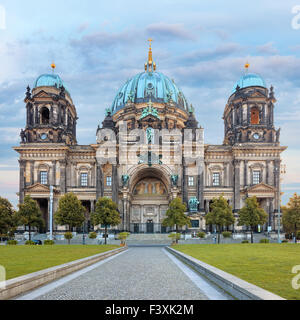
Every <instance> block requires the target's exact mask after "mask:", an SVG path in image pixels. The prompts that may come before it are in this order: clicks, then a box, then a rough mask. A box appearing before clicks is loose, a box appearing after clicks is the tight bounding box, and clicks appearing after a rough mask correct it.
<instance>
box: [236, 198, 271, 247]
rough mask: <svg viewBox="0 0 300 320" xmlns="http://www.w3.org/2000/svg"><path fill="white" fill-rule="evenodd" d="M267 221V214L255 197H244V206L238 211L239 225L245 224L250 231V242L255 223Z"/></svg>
mask: <svg viewBox="0 0 300 320" xmlns="http://www.w3.org/2000/svg"><path fill="white" fill-rule="evenodd" d="M267 221H268V215H267V213H266V212H265V210H264V209H262V208H260V207H259V203H258V202H257V199H256V197H251V198H247V199H246V203H245V205H244V207H243V208H242V209H241V210H240V211H239V223H238V225H239V226H247V227H249V228H250V231H251V243H253V230H254V228H255V227H256V226H257V225H259V224H260V225H263V224H264V223H266V222H267Z"/></svg>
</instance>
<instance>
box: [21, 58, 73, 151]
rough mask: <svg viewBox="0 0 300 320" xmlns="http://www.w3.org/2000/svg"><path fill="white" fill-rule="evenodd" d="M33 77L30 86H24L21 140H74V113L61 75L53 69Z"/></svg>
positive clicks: (41, 141)
mask: <svg viewBox="0 0 300 320" xmlns="http://www.w3.org/2000/svg"><path fill="white" fill-rule="evenodd" d="M51 67H52V69H53V73H52V74H43V75H41V76H39V77H38V78H37V80H36V81H35V84H34V87H33V89H32V90H31V89H30V87H29V86H28V87H27V91H26V96H25V99H24V102H25V103H26V127H25V129H24V130H23V129H22V130H21V133H20V136H21V143H26V144H27V143H65V144H68V145H72V144H77V141H76V123H77V119H78V118H77V113H76V108H75V106H74V104H73V101H72V99H71V96H70V94H69V92H68V91H67V90H66V88H65V86H64V83H63V81H62V80H61V78H60V77H59V76H58V75H57V74H55V73H54V69H55V64H54V63H53V64H52V65H51Z"/></svg>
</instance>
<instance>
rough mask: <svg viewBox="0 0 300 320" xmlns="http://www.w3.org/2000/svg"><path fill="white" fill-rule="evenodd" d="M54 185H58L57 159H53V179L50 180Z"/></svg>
mask: <svg viewBox="0 0 300 320" xmlns="http://www.w3.org/2000/svg"><path fill="white" fill-rule="evenodd" d="M50 183H51V184H52V185H53V186H55V185H56V160H53V161H52V179H51V182H50Z"/></svg>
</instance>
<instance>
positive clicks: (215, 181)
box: [212, 172, 220, 186]
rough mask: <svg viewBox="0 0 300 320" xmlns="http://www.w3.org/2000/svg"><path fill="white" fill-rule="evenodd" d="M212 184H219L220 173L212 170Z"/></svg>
mask: <svg viewBox="0 0 300 320" xmlns="http://www.w3.org/2000/svg"><path fill="white" fill-rule="evenodd" d="M212 178H213V179H212V185H213V186H219V185H220V173H218V172H214V173H213V176H212Z"/></svg>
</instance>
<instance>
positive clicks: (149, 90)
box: [14, 42, 286, 233]
mask: <svg viewBox="0 0 300 320" xmlns="http://www.w3.org/2000/svg"><path fill="white" fill-rule="evenodd" d="M52 68H53V73H49V74H43V75H41V76H39V77H38V78H37V79H36V81H35V83H34V86H33V88H32V89H31V88H30V87H29V86H28V87H27V92H26V97H25V100H24V102H25V105H26V124H25V128H24V129H22V130H21V133H20V137H21V142H20V145H19V146H16V147H14V150H15V151H17V152H18V153H19V166H20V181H19V193H18V196H19V202H20V203H22V201H23V200H24V196H25V195H30V196H31V197H32V198H33V199H35V200H36V201H37V202H38V204H39V206H40V209H41V211H42V214H43V218H44V220H45V222H46V225H45V229H44V230H43V232H47V231H48V230H49V227H50V226H49V211H50V210H51V208H53V212H55V211H56V209H57V206H58V201H59V198H60V197H61V196H62V195H64V194H65V193H68V192H73V193H74V194H76V196H77V197H78V199H80V200H81V201H82V204H83V205H84V207H85V208H86V222H85V230H86V231H90V230H93V228H94V226H92V224H91V222H90V213H91V212H93V211H94V208H95V203H96V201H97V199H98V198H99V197H103V196H106V197H110V198H112V200H113V201H115V202H116V203H117V205H118V209H119V212H120V217H121V221H122V222H121V224H120V225H119V226H117V227H113V228H111V229H116V230H127V231H130V232H134V233H165V232H168V231H169V229H168V228H166V227H164V226H162V221H163V219H164V217H165V214H166V210H167V209H168V204H169V203H170V201H171V200H172V199H174V198H176V197H180V198H181V199H182V201H183V202H184V203H186V206H187V212H186V214H187V215H188V216H189V217H190V219H191V227H189V228H188V230H187V231H188V232H193V231H199V230H205V231H210V230H211V226H209V225H206V224H205V215H206V213H207V212H209V210H210V203H211V201H212V199H213V198H215V197H218V196H220V195H223V196H224V197H225V198H226V199H227V201H228V203H229V204H230V205H231V206H232V208H233V212H234V215H235V217H238V212H239V209H240V208H242V206H243V205H244V202H245V199H246V198H247V197H251V196H256V197H257V199H258V201H259V204H260V206H261V207H262V208H264V209H265V211H266V212H267V213H268V217H269V218H268V222H267V223H266V224H265V225H264V226H262V228H263V230H266V229H267V228H268V227H271V229H272V230H276V228H277V218H278V209H279V207H278V206H279V203H280V162H281V159H280V155H281V152H282V151H284V150H285V149H286V147H285V146H281V145H280V129H277V130H276V129H275V127H274V105H275V102H276V99H275V95H274V89H273V87H272V86H271V87H270V89H268V88H267V86H266V83H265V81H264V79H263V78H262V77H261V76H260V75H258V74H255V73H249V72H248V68H249V65H248V64H246V65H245V73H244V74H243V75H242V76H241V78H240V79H239V80H238V81H237V82H236V84H235V85H234V86H233V90H232V92H231V95H230V96H229V98H228V101H227V103H226V105H225V109H224V113H223V120H224V139H223V143H222V144H220V145H210V144H205V141H204V129H203V128H202V127H201V126H200V125H199V124H198V122H197V120H196V118H195V114H194V108H193V107H192V105H191V104H188V102H187V99H186V98H185V96H184V94H183V92H182V91H181V90H180V88H179V87H178V86H177V85H176V84H175V82H174V80H171V79H170V78H168V77H167V76H166V75H164V74H162V73H160V72H159V71H157V66H156V64H155V62H154V61H153V58H152V48H151V42H150V47H149V52H148V59H147V62H146V63H145V65H144V71H143V72H141V73H139V74H137V75H135V76H134V77H132V78H131V79H130V80H128V81H127V82H126V83H125V84H124V85H123V86H122V87H121V88H120V89H119V91H118V92H117V93H116V96H115V98H114V100H113V102H112V105H111V107H110V108H107V109H106V114H105V117H104V119H103V122H102V124H101V125H99V126H98V128H95V130H96V141H95V142H94V143H92V144H89V145H79V144H78V143H77V139H76V124H77V121H78V117H77V112H76V107H75V105H74V103H73V100H72V98H71V92H70V91H69V88H68V87H66V86H65V84H64V82H63V81H62V79H61V78H60V76H59V75H57V74H55V73H54V69H55V65H54V64H53V65H52ZM91 116H93V115H91ZM220 116H221V115H220ZM99 227H100V228H101V227H103V226H99ZM239 228H241V227H238V226H237V223H236V224H235V225H233V226H231V227H230V229H231V230H236V229H239ZM54 230H64V227H63V226H57V225H55V224H54Z"/></svg>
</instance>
